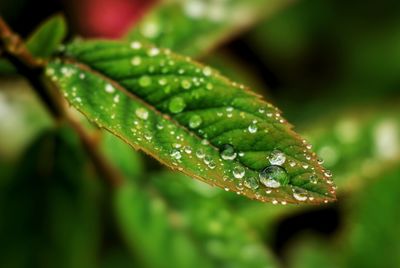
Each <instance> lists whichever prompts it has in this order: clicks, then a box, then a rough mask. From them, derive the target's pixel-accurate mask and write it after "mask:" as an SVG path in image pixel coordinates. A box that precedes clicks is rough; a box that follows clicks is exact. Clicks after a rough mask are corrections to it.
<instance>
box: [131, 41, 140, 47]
mask: <svg viewBox="0 0 400 268" xmlns="http://www.w3.org/2000/svg"><path fill="white" fill-rule="evenodd" d="M141 47H142V44H141V43H140V42H138V41H133V42H132V43H131V48H132V49H140V48H141Z"/></svg>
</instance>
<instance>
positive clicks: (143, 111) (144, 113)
mask: <svg viewBox="0 0 400 268" xmlns="http://www.w3.org/2000/svg"><path fill="white" fill-rule="evenodd" d="M135 114H136V115H137V117H139V118H140V119H143V120H146V119H147V118H148V117H149V112H148V111H147V110H146V109H145V108H137V109H136V111H135Z"/></svg>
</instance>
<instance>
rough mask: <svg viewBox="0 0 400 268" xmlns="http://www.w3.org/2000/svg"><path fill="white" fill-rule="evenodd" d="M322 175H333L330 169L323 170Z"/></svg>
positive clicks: (329, 176)
mask: <svg viewBox="0 0 400 268" xmlns="http://www.w3.org/2000/svg"><path fill="white" fill-rule="evenodd" d="M324 175H325V177H327V178H331V177H332V176H333V174H332V172H331V171H330V170H325V172H324Z"/></svg>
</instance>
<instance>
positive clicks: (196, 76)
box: [47, 41, 335, 203]
mask: <svg viewBox="0 0 400 268" xmlns="http://www.w3.org/2000/svg"><path fill="white" fill-rule="evenodd" d="M66 54H67V55H68V56H67V59H65V60H64V61H54V62H52V63H51V64H50V65H49V68H48V69H47V74H48V75H49V76H50V77H52V79H53V81H54V82H55V83H57V84H58V85H59V86H60V87H61V89H62V90H63V91H64V94H65V96H66V98H67V99H68V101H69V102H70V103H71V104H72V105H74V106H75V107H76V108H78V110H80V111H82V112H83V113H84V114H85V115H86V116H87V117H88V118H89V119H90V120H92V121H94V122H95V123H97V124H98V125H99V126H101V127H103V128H105V129H107V130H109V131H110V132H112V133H113V134H114V135H116V136H118V137H120V138H121V139H123V140H124V141H125V142H127V143H128V144H130V145H132V146H133V147H135V148H138V149H141V150H143V151H144V152H146V153H148V154H150V155H152V156H153V157H155V158H156V159H158V160H159V161H160V162H162V163H164V164H165V165H167V166H169V167H171V168H173V169H176V170H179V171H182V172H184V173H186V174H187V175H189V176H191V177H195V178H197V179H200V180H202V181H205V182H207V183H209V184H212V185H216V186H219V187H222V188H225V189H227V190H231V191H234V192H238V193H240V194H244V195H245V196H247V197H250V198H253V199H258V200H261V201H273V202H274V203H277V202H283V203H286V202H289V203H300V202H304V201H306V202H310V203H319V202H322V201H324V202H328V201H332V200H334V199H335V196H334V189H333V187H332V186H331V182H330V181H328V180H327V178H326V176H325V175H324V171H323V169H322V167H321V166H320V165H319V164H318V163H317V160H316V157H315V154H313V153H311V152H310V150H309V149H307V146H306V145H305V144H304V142H303V141H302V140H301V139H300V137H299V136H298V135H297V134H296V133H295V132H294V131H293V130H292V128H291V126H290V125H289V124H287V123H286V121H285V120H284V119H283V118H282V117H281V115H280V111H279V110H278V109H276V108H275V107H273V106H272V105H271V104H269V103H266V102H265V101H263V100H262V99H261V97H260V96H258V95H256V94H254V93H252V92H250V91H249V90H247V89H246V88H245V87H244V86H242V85H238V84H237V83H234V82H231V81H230V80H228V79H227V78H225V77H223V76H221V75H220V74H218V72H217V71H216V70H212V69H211V68H209V67H207V66H203V65H201V64H199V63H195V62H193V61H191V60H190V59H189V58H186V57H182V56H179V55H175V54H172V53H171V52H170V51H169V50H163V51H160V50H159V49H157V48H155V47H144V46H143V47H142V45H141V44H140V43H138V42H133V43H131V44H128V43H121V42H113V41H89V42H83V43H75V44H72V45H70V46H68V47H67V52H66ZM137 57H140V64H136V63H135V58H136V59H137ZM166 66H167V67H168V70H167V71H163V70H166V69H165V68H167V67H166ZM164 80H165V81H164ZM90 88H91V89H94V90H95V91H94V94H92V93H91V92H90V90H88V89H90ZM194 116H198V117H200V118H201V120H200V121H201V122H200V124H199V125H198V126H196V127H193V120H192V119H193V117H194ZM227 144H229V145H231V146H233V148H234V154H235V159H227V158H226V159H223V158H222V157H221V154H220V151H221V150H222V149H223V147H224V146H226V145H227ZM189 147H190V150H189ZM276 149H279V150H280V151H282V152H283V154H284V157H285V159H283V160H284V161H283V162H284V163H283V162H282V163H279V164H282V166H283V168H284V169H285V170H284V172H285V173H279V172H280V170H279V169H278V170H276V169H273V172H272V171H270V170H268V174H267V175H268V178H270V177H271V176H273V177H276V176H277V175H279V174H281V175H282V176H283V177H282V178H284V179H285V180H290V181H289V184H288V185H284V184H287V181H280V182H279V183H280V184H282V187H279V189H276V188H277V187H276V184H275V185H273V187H275V188H273V187H269V188H266V187H265V186H264V185H263V184H261V183H260V182H259V181H257V180H258V177H259V175H260V171H261V170H262V169H263V168H266V167H268V166H271V164H272V162H271V161H270V162H271V163H269V162H268V160H267V159H268V157H269V156H270V155H271V154H272V153H274V152H275V150H276ZM189 151H190V153H189ZM278 160H279V159H278ZM281 160H282V159H281ZM274 161H275V162H276V161H277V160H274ZM275 162H274V163H275ZM289 163H295V165H293V166H292V164H289ZM275 164H276V163H275ZM277 172H278V173H277ZM271 173H272V175H271ZM311 176H314V177H315V178H314V179H316V183H312V182H310V177H311ZM250 177H251V178H254V179H255V180H256V182H257V185H258V187H256V189H254V188H252V187H249V188H247V187H245V186H244V181H243V179H245V178H250ZM254 179H253V180H254ZM278 179H279V178H278ZM264 184H265V183H264ZM266 190H267V191H266ZM304 191H307V193H306V192H304ZM306 194H307V195H310V196H307V197H305V196H303V197H302V198H299V195H306ZM309 197H311V198H309ZM303 199H304V200H303Z"/></svg>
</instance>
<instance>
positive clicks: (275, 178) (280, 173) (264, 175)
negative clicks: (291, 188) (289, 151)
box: [259, 166, 289, 188]
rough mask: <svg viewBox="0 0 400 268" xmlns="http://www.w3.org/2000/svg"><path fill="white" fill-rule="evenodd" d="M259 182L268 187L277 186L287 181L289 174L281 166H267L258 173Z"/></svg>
mask: <svg viewBox="0 0 400 268" xmlns="http://www.w3.org/2000/svg"><path fill="white" fill-rule="evenodd" d="M259 177H260V182H261V183H262V184H264V185H265V186H267V187H270V188H279V187H281V186H282V185H286V184H288V183H289V176H288V174H287V172H286V170H285V169H284V168H283V167H281V166H268V167H266V168H264V169H263V170H262V171H261V172H260V174H259Z"/></svg>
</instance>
